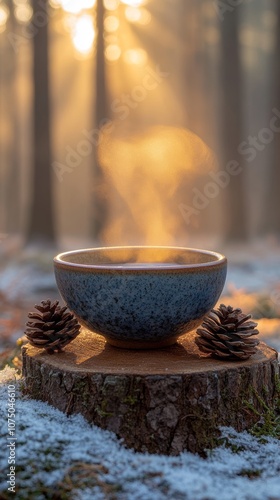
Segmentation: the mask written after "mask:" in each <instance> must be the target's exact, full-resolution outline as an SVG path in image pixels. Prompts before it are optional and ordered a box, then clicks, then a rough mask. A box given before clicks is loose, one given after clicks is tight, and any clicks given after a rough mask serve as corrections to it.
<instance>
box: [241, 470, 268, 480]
mask: <svg viewBox="0 0 280 500" xmlns="http://www.w3.org/2000/svg"><path fill="white" fill-rule="evenodd" d="M261 473H262V471H261V470H259V469H256V470H254V469H242V471H240V472H239V473H238V474H237V475H238V476H242V477H248V478H249V479H255V478H256V477H260V475H261Z"/></svg>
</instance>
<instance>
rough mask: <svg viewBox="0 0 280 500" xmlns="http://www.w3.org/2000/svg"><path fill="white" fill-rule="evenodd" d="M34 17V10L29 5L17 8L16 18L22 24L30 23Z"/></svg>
mask: <svg viewBox="0 0 280 500" xmlns="http://www.w3.org/2000/svg"><path fill="white" fill-rule="evenodd" d="M32 15H33V9H32V7H31V5H29V4H28V3H22V4H20V5H18V6H17V7H16V8H15V18H16V20H17V21H18V22H19V23H20V24H26V23H29V21H30V20H31V18H32Z"/></svg>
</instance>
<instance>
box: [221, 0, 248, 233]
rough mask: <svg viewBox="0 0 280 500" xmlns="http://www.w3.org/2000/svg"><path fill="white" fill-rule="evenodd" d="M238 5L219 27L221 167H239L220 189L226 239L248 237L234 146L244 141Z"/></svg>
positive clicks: (243, 174) (242, 181)
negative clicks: (221, 190) (232, 164)
mask: <svg viewBox="0 0 280 500" xmlns="http://www.w3.org/2000/svg"><path fill="white" fill-rule="evenodd" d="M239 12H240V7H235V8H234V9H232V11H231V12H225V14H224V19H223V20H221V21H220V26H221V61H220V77H221V107H220V113H221V128H220V143H221V165H220V167H221V169H223V170H224V169H225V168H226V165H227V163H228V162H229V161H230V160H237V161H238V162H239V164H240V167H241V168H242V172H241V173H239V174H238V175H232V176H231V179H230V183H229V185H228V187H226V188H225V190H224V204H225V208H226V210H225V214H226V221H225V237H226V240H228V241H240V240H244V239H246V238H247V236H248V227H247V209H246V203H245V200H246V198H245V179H246V171H245V168H244V163H243V160H242V157H241V156H240V155H239V153H238V146H239V144H240V143H241V142H242V140H244V133H243V131H242V128H243V117H242V69H241V61H240V47H239V40H238V27H239Z"/></svg>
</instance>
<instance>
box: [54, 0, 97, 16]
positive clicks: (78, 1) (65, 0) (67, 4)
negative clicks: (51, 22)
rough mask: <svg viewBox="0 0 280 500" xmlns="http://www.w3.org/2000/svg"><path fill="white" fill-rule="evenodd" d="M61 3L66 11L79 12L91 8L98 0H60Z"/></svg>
mask: <svg viewBox="0 0 280 500" xmlns="http://www.w3.org/2000/svg"><path fill="white" fill-rule="evenodd" d="M59 3H60V5H61V7H62V8H63V10H64V11H65V12H69V13H70V14H79V13H80V12H81V11H82V10H85V9H91V8H92V7H93V6H94V5H95V4H96V0H59Z"/></svg>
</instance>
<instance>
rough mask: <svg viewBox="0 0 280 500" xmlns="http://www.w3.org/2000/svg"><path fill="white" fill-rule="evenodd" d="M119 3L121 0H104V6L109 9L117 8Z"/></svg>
mask: <svg viewBox="0 0 280 500" xmlns="http://www.w3.org/2000/svg"><path fill="white" fill-rule="evenodd" d="M119 4H120V2H119V0H104V7H105V9H107V10H116V9H117V8H118V6H119Z"/></svg>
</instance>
